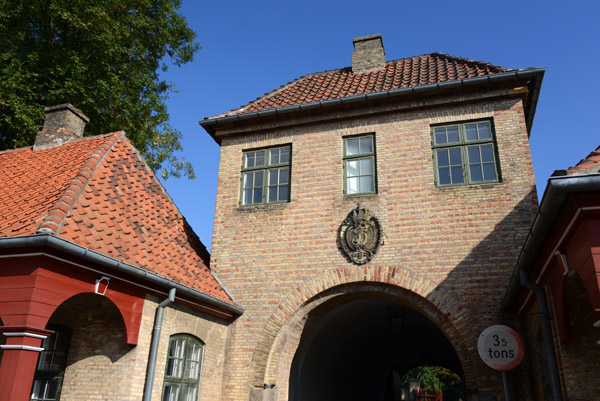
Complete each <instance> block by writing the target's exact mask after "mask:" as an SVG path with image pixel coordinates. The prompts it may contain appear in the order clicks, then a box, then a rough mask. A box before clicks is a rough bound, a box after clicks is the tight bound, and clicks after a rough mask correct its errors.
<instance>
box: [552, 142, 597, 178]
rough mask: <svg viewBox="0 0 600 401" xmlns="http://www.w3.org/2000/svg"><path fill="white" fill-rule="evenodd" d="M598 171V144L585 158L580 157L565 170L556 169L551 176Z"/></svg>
mask: <svg viewBox="0 0 600 401" xmlns="http://www.w3.org/2000/svg"><path fill="white" fill-rule="evenodd" d="M592 173H600V146H598V147H597V148H596V150H594V151H593V152H592V153H590V154H589V155H588V156H587V157H586V158H584V159H581V160H580V161H579V163H577V164H576V165H575V166H571V167H569V168H568V169H566V170H556V171H555V172H554V173H553V174H552V176H553V177H554V176H561V175H579V174H592Z"/></svg>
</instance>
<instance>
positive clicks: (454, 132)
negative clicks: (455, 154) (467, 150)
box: [446, 127, 458, 143]
mask: <svg viewBox="0 0 600 401" xmlns="http://www.w3.org/2000/svg"><path fill="white" fill-rule="evenodd" d="M446 132H447V133H448V143H453V142H458V127H448V128H446Z"/></svg>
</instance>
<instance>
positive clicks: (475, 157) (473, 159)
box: [469, 146, 481, 163]
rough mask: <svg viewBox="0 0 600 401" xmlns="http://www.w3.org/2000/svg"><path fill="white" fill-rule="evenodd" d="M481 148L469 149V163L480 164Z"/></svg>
mask: <svg viewBox="0 0 600 401" xmlns="http://www.w3.org/2000/svg"><path fill="white" fill-rule="evenodd" d="M480 162H481V158H480V157H479V146H475V147H470V148H469V163H480Z"/></svg>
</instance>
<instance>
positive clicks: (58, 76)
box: [0, 0, 199, 178]
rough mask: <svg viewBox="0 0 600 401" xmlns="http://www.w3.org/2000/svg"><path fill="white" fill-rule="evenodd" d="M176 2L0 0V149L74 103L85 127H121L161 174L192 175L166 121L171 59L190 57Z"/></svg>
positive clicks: (190, 43)
mask: <svg viewBox="0 0 600 401" xmlns="http://www.w3.org/2000/svg"><path fill="white" fill-rule="evenodd" d="M179 7H180V0H102V1H98V0H27V1H23V0H0V149H6V148H14V147H23V146H29V145H32V144H33V141H34V139H35V134H36V132H37V131H39V130H40V129H41V127H42V124H43V121H44V111H43V109H44V107H45V106H52V105H56V104H61V103H71V104H73V105H74V106H75V107H77V108H79V109H80V110H81V111H83V112H84V113H85V114H86V115H87V116H88V117H90V123H89V124H88V126H87V127H86V133H89V134H90V135H91V134H94V135H95V134H102V133H107V132H112V131H117V130H125V132H126V134H127V136H128V138H129V139H130V140H131V141H132V143H133V144H134V145H135V146H136V147H137V148H138V149H139V150H140V151H141V152H142V153H143V154H144V156H145V158H146V161H147V162H148V164H149V165H150V167H151V168H152V169H153V170H155V171H160V173H161V175H162V176H163V177H164V178H167V177H169V176H180V175H181V174H184V175H186V176H188V177H190V178H193V175H194V173H193V170H192V167H191V165H190V164H189V163H186V162H185V161H184V160H183V159H179V158H178V157H177V156H175V153H176V152H177V151H179V150H181V142H180V139H181V133H180V132H178V131H177V130H175V129H174V128H172V127H171V126H170V125H169V124H168V120H169V114H168V112H167V108H166V105H165V100H166V99H167V96H168V94H169V93H170V91H171V89H172V87H171V84H169V83H168V82H166V81H164V80H163V79H161V78H160V75H159V74H160V71H166V70H167V68H168V66H169V65H175V66H180V65H181V64H184V63H187V62H189V61H191V60H192V59H193V57H194V53H195V52H196V51H197V50H198V49H199V46H198V44H197V43H196V42H195V37H196V35H195V33H194V32H193V31H192V30H191V29H190V28H189V27H188V25H187V22H186V20H185V18H184V17H183V16H182V15H180V14H179V13H178V11H179Z"/></svg>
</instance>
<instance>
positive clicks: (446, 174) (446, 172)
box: [439, 167, 450, 185]
mask: <svg viewBox="0 0 600 401" xmlns="http://www.w3.org/2000/svg"><path fill="white" fill-rule="evenodd" d="M439 174H440V185H448V184H450V169H449V168H447V167H445V168H441V169H439Z"/></svg>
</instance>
